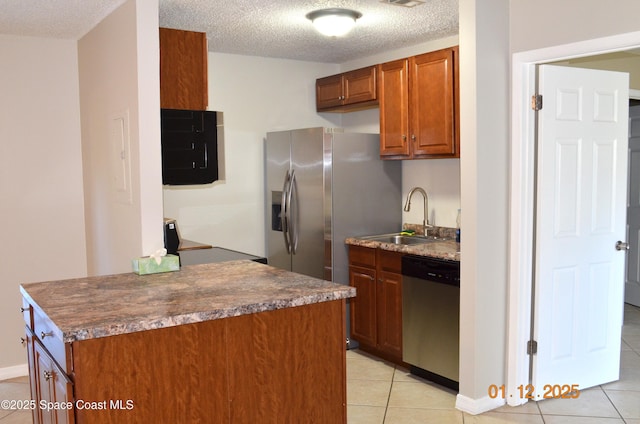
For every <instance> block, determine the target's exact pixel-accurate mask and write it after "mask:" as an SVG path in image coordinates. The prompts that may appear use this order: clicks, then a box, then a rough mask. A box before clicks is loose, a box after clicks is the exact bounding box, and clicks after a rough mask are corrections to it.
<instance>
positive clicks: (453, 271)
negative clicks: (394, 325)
mask: <svg viewBox="0 0 640 424" xmlns="http://www.w3.org/2000/svg"><path fill="white" fill-rule="evenodd" d="M402 275H403V277H402V360H403V361H404V362H406V363H407V364H410V365H411V367H410V372H411V373H412V374H415V375H417V376H420V377H423V378H426V379H428V380H431V381H433V382H435V383H438V384H441V385H443V386H446V387H449V388H452V389H454V390H456V391H457V390H458V375H459V373H458V372H459V363H458V361H459V346H460V344H459V337H460V263H459V262H457V261H449V260H444V259H437V258H429V257H425V256H414V255H405V256H403V257H402Z"/></svg>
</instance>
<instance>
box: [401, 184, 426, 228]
mask: <svg viewBox="0 0 640 424" xmlns="http://www.w3.org/2000/svg"><path fill="white" fill-rule="evenodd" d="M416 191H417V192H419V193H420V194H422V197H424V211H423V217H422V230H423V232H424V235H425V236H426V235H428V234H427V228H430V227H431V225H429V218H428V214H429V197H428V196H427V192H426V191H424V189H422V188H421V187H414V188H412V189H411V190H409V194H408V195H407V202H406V203H405V204H404V211H405V212H409V211H410V210H411V196H413V193H415V192H416Z"/></svg>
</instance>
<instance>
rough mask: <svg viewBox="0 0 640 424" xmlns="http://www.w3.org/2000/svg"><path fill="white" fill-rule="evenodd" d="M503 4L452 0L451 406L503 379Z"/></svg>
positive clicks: (470, 402) (477, 398)
mask: <svg viewBox="0 0 640 424" xmlns="http://www.w3.org/2000/svg"><path fill="white" fill-rule="evenodd" d="M508 13H509V4H508V0H460V67H461V69H460V93H461V96H460V134H461V140H460V144H461V147H460V150H461V152H462V154H461V159H460V179H461V186H462V190H461V206H462V226H461V231H462V237H461V241H462V242H461V263H460V272H461V275H460V279H461V283H460V393H459V395H458V400H457V406H458V407H459V408H462V409H464V410H466V411H470V412H474V411H476V412H477V411H481V410H483V409H490V408H492V407H495V406H491V405H490V403H491V402H490V399H489V402H487V397H488V396H487V388H488V387H489V385H491V384H501V383H503V382H504V379H505V362H506V360H505V347H506V331H507V322H506V321H507V320H506V311H507V303H506V299H507V254H508V245H507V234H508V211H509V193H508V187H509V185H508V184H509V161H508V159H509V156H508V153H509V138H508V128H509V86H508V83H509V80H510V70H509V14H508Z"/></svg>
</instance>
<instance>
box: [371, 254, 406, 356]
mask: <svg viewBox="0 0 640 424" xmlns="http://www.w3.org/2000/svg"><path fill="white" fill-rule="evenodd" d="M401 257H402V254H401V253H399V252H388V251H384V250H378V256H377V264H378V268H377V270H376V271H377V275H378V284H377V293H376V309H377V320H378V347H379V348H380V349H381V350H383V351H385V352H386V353H388V354H390V355H392V356H393V357H395V358H396V359H397V360H400V361H401V360H402V275H401V274H400V271H401Z"/></svg>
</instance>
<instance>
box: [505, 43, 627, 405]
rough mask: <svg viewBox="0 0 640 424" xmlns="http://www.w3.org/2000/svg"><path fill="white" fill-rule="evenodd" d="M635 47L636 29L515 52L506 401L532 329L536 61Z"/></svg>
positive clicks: (516, 398)
mask: <svg viewBox="0 0 640 424" xmlns="http://www.w3.org/2000/svg"><path fill="white" fill-rule="evenodd" d="M639 46H640V31H639V32H632V33H626V34H619V35H615V36H611V37H604V38H598V39H594V40H587V41H581V42H577V43H571V44H564V45H560V46H554V47H549V48H544V49H538V50H530V51H526V52H521V53H515V54H513V56H512V80H511V99H512V102H511V139H512V142H511V181H510V187H509V193H510V212H509V213H510V228H509V252H510V254H509V255H510V256H509V310H508V326H507V327H508V334H507V382H506V383H507V396H506V398H507V403H508V404H509V405H512V406H515V405H520V404H522V403H525V402H526V401H527V400H526V399H522V398H520V392H519V391H518V389H517V387H518V386H519V385H521V384H523V385H527V384H528V383H529V356H528V355H527V351H526V345H527V341H528V340H529V336H530V330H531V282H532V270H533V238H534V237H533V223H534V217H535V209H534V202H533V198H534V178H535V169H534V153H535V114H534V112H533V110H531V108H530V99H531V96H532V95H533V94H534V93H535V87H536V72H535V67H536V65H537V64H542V63H549V62H554V61H559V60H565V59H571V58H576V57H585V56H593V55H596V54H603V53H611V52H615V51H622V50H627V49H631V48H637V47H639Z"/></svg>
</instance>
